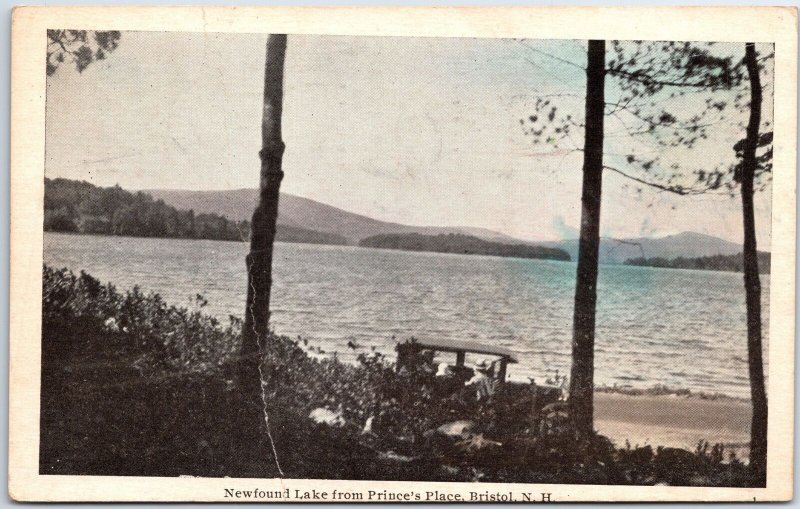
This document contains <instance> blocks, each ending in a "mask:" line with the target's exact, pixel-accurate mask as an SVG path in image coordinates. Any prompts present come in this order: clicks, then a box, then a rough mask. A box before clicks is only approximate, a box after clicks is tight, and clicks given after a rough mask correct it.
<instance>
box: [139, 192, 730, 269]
mask: <svg viewBox="0 0 800 509" xmlns="http://www.w3.org/2000/svg"><path fill="white" fill-rule="evenodd" d="M145 192H147V193H148V194H150V195H152V196H153V197H154V198H155V199H161V200H163V201H164V202H165V203H167V204H169V205H172V206H173V207H175V208H177V209H183V210H188V209H192V210H194V211H195V213H215V214H220V215H222V216H225V217H227V218H229V219H231V220H234V221H241V220H249V219H250V216H251V215H252V213H253V209H254V208H255V205H256V202H257V199H258V191H257V190H256V189H236V190H231V191H181V190H167V189H151V190H147V191H145ZM278 225H279V226H281V225H284V226H291V227H294V228H303V229H307V230H314V231H316V232H321V233H323V234H330V235H337V236H339V238H344V239H346V241H347V243H348V244H352V245H357V244H358V243H359V242H360V241H361V240H363V239H365V238H367V237H372V236H375V235H381V234H398V233H418V234H422V235H440V234H450V233H454V234H464V235H471V236H474V237H478V238H480V239H483V240H488V241H492V242H502V243H507V244H528V245H538V246H543V247H553V248H558V249H563V250H564V251H566V252H567V253H568V254H569V255H570V257H571V258H572V259H573V260H577V256H578V240H577V239H570V240H561V241H542V242H529V241H523V240H520V239H516V238H514V237H511V236H509V235H505V234H502V233H499V232H496V231H492V230H489V229H485V228H471V227H439V226H410V225H404V224H399V223H390V222H386V221H379V220H377V219H372V218H370V217H367V216H363V215H360V214H355V213H353V212H347V211H345V210H342V209H339V208H336V207H333V206H331V205H326V204H324V203H320V202H318V201H314V200H311V199H308V198H302V197H300V196H295V195H292V194H288V193H281V198H280V207H279V215H278ZM741 252H742V246H741V245H740V244H737V243H735V242H730V241H727V240H724V239H721V238H718V237H713V236H711V235H705V234H702V233H695V232H682V233H678V234H675V235H668V236H665V237H659V238H647V237H643V238H632V239H611V238H603V239H601V242H600V262H601V263H624V262H625V261H626V260H628V259H631V258H642V257H643V258H655V257H658V258H667V259H672V258H677V257H704V256H713V255H733V254H738V253H741Z"/></svg>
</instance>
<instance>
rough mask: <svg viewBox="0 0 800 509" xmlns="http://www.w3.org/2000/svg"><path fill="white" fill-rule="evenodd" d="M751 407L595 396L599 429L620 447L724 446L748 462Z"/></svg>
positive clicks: (719, 401) (691, 399) (732, 403)
mask: <svg viewBox="0 0 800 509" xmlns="http://www.w3.org/2000/svg"><path fill="white" fill-rule="evenodd" d="M750 419H751V410H750V403H749V402H747V401H742V400H736V399H717V400H705V399H701V398H699V397H680V396H629V395H624V394H611V393H597V394H595V428H596V429H597V431H598V432H599V433H600V434H602V435H605V436H607V437H608V438H610V439H611V440H612V441H613V442H614V443H615V444H616V445H619V446H624V445H625V440H629V441H630V443H631V445H632V446H635V445H637V444H638V445H647V444H649V445H652V446H653V447H656V446H659V445H663V446H668V447H682V448H688V449H690V450H694V448H695V447H696V446H697V443H698V441H700V440H707V441H708V442H710V443H711V444H712V445H713V444H714V443H717V442H720V443H723V444H725V451H726V453H725V456H726V459H727V457H728V452H729V451H735V452H736V456H737V457H738V458H740V459H746V458H747V457H748V444H749V442H750Z"/></svg>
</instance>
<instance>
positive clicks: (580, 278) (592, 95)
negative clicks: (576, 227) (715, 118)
mask: <svg viewBox="0 0 800 509" xmlns="http://www.w3.org/2000/svg"><path fill="white" fill-rule="evenodd" d="M605 44H606V43H605V41H589V50H588V65H587V68H586V135H585V136H586V141H585V144H584V150H583V191H582V196H581V204H582V209H581V233H580V242H579V246H578V270H577V280H576V283H575V309H574V315H573V325H572V372H571V376H570V384H569V414H570V419H571V421H572V425H573V428H574V431H575V435H576V439H577V440H578V443H579V446H580V448H581V449H582V450H584V451H586V450H587V448H588V444H589V440H590V439H591V436H592V433H593V432H594V422H593V421H594V408H593V404H594V401H593V400H594V327H595V311H596V303H597V261H598V251H599V249H600V198H601V191H602V183H603V117H604V114H605V113H604V109H605V90H604V89H605V58H606V57H605V51H606V49H605Z"/></svg>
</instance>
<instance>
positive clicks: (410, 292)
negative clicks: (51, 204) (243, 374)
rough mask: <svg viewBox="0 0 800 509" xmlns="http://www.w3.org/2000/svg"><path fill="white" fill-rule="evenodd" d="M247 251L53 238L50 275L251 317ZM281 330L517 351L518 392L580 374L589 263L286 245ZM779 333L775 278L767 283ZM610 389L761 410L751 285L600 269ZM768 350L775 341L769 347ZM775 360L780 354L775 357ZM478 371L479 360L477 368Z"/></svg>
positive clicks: (600, 347) (728, 277)
mask: <svg viewBox="0 0 800 509" xmlns="http://www.w3.org/2000/svg"><path fill="white" fill-rule="evenodd" d="M247 247H248V246H247V245H246V244H245V243H236V242H217V241H203V240H176V239H139V238H128V237H102V236H85V235H65V234H54V233H46V234H45V237H44V260H45V263H47V264H50V265H53V266H55V267H67V268H69V269H72V270H74V271H79V270H85V271H87V272H88V273H90V274H92V275H93V276H95V277H97V278H99V279H100V280H102V281H108V282H112V283H114V284H115V285H117V287H118V288H121V289H128V288H131V287H133V286H134V285H139V286H140V287H141V288H142V289H144V290H149V291H155V292H158V293H160V294H162V295H163V296H164V297H165V299H166V300H167V301H168V302H170V303H173V304H180V305H188V304H189V301H190V299H191V298H192V297H193V296H194V295H196V294H197V293H200V294H202V295H204V296H205V297H206V298H207V299H208V302H209V304H208V306H207V307H206V310H207V311H208V312H209V313H212V314H215V315H218V316H220V317H222V318H225V317H227V316H228V315H230V314H233V315H237V316H241V315H242V314H243V310H244V304H245V288H246V282H247V274H246V272H245V265H244V257H245V254H246V253H247ZM275 249H276V253H275V262H274V264H275V268H274V280H275V282H274V288H273V299H272V300H273V318H272V322H273V326H274V327H275V329H276V331H277V332H278V333H281V334H287V335H291V336H298V335H299V336H302V337H304V338H307V339H309V340H310V342H312V343H313V344H316V345H318V346H320V347H321V348H323V349H324V350H326V351H327V352H334V351H336V352H337V353H338V355H339V357H340V358H345V359H347V358H352V356H353V351H352V350H350V349H349V348H348V347H347V346H346V344H347V342H348V341H354V342H355V343H356V344H357V345H360V346H361V347H362V348H363V349H365V350H368V349H369V347H372V346H375V347H376V348H377V349H378V350H379V351H382V352H384V353H387V354H393V349H394V344H395V340H394V339H393V337H396V338H398V339H406V338H409V337H411V336H415V337H418V338H430V337H444V338H452V339H462V340H475V341H482V342H486V343H490V344H496V345H501V346H505V347H508V348H510V349H512V350H514V351H515V352H517V353H518V354H519V357H520V364H517V365H512V366H511V367H510V370H509V371H510V374H511V376H512V378H516V379H519V380H526V378H527V377H528V376H533V377H535V378H536V379H537V380H543V379H544V377H545V376H547V375H549V374H550V373H551V372H552V371H553V370H556V369H558V370H560V372H561V373H566V372H568V371H569V360H570V357H569V356H570V344H571V327H572V298H573V292H574V285H575V263H573V262H555V261H544V260H522V259H515V258H499V257H488V256H467V255H450V254H438V253H412V252H402V251H390V250H380V249H363V248H357V247H343V246H320V245H310V244H286V243H278V244H277V245H276V247H275ZM762 285H763V293H764V304H763V305H764V316H765V324H764V325H765V327H764V330H765V332H766V331H767V330H768V322H767V320H766V318H767V317H768V316H769V302H768V298H767V297H768V295H769V276H762ZM597 305H598V313H597V340H596V350H595V351H596V354H595V355H596V381H597V382H598V383H600V384H609V385H610V384H615V383H616V384H618V385H632V386H635V387H651V386H653V385H654V384H657V383H661V384H666V385H669V386H671V387H681V388H689V389H692V390H702V391H710V392H723V393H726V394H730V395H735V396H742V397H747V396H748V395H749V385H748V378H747V350H746V327H745V305H744V289H743V287H742V276H741V274H734V273H723V272H707V271H690V270H669V269H656V268H647V267H628V266H620V265H606V266H601V268H600V281H599V285H598V301H597ZM765 339H766V338H765ZM765 348H766V345H765ZM469 360H470V359H469V358H468V361H469Z"/></svg>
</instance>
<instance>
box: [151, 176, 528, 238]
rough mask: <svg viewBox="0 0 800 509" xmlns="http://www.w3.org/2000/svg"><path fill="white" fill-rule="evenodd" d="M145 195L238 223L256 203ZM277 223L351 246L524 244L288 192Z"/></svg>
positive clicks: (200, 194) (203, 194)
mask: <svg viewBox="0 0 800 509" xmlns="http://www.w3.org/2000/svg"><path fill="white" fill-rule="evenodd" d="M145 192H146V193H148V194H150V195H152V196H153V198H155V199H157V200H159V199H160V200H163V201H164V202H165V203H167V204H169V205H172V206H173V207H175V208H177V209H181V210H189V209H191V210H194V211H195V212H197V213H211V212H213V213H216V214H220V215H223V216H225V217H227V218H230V219H233V220H238V221H242V220H248V221H249V220H250V216H251V215H252V214H253V209H254V208H255V206H256V202H257V200H258V191H257V190H256V189H235V190H231V191H180V190H171V189H149V190H146V191H145ZM278 224H279V225H286V226H294V227H298V228H306V229H309V230H315V231H318V232H324V233H332V234H336V235H341V236H342V237H345V238H346V239H347V240H348V243H350V244H353V245H355V244H358V242H359V241H360V240H361V239H364V238H367V237H371V236H373V235H380V234H383V233H419V234H422V235H439V234H447V233H463V234H466V235H472V236H475V237H478V238H480V239H483V240H488V241H492V242H506V243H513V244H519V243H524V241H521V240H519V239H516V238H514V237H511V236H509V235H504V234H502V233H499V232H495V231H492V230H488V229H485V228H471V227H437V226H409V225H404V224H399V223H390V222H386V221H379V220H377V219H372V218H370V217H367V216H362V215H360V214H355V213H353V212H347V211H345V210H342V209H339V208H336V207H333V206H331V205H326V204H324V203H320V202H318V201H314V200H311V199H308V198H302V197H300V196H295V195H293V194H288V193H281V199H280V204H279V212H278Z"/></svg>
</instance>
